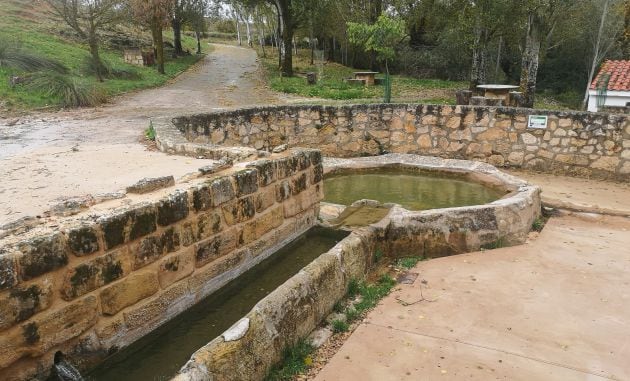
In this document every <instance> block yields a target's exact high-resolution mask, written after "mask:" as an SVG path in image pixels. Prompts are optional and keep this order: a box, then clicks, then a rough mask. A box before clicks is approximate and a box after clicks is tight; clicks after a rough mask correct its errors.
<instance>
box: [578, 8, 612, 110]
mask: <svg viewBox="0 0 630 381" xmlns="http://www.w3.org/2000/svg"><path fill="white" fill-rule="evenodd" d="M609 2H610V0H606V1H605V2H604V10H603V12H602V18H601V19H600V21H599V31H598V32H597V37H596V38H597V39H596V40H595V47H594V48H595V50H594V51H593V61H591V69H590V70H589V72H588V82H587V83H586V91H585V92H584V99H583V100H582V109H584V110H585V109H586V106H587V104H588V91H589V89H590V87H591V82H593V77H594V76H595V69H596V68H597V65H599V61H600V53H601V52H600V48H599V46H600V44H601V42H602V34H603V32H604V24H605V22H606V13H607V12H608V3H609Z"/></svg>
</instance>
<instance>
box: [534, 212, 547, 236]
mask: <svg viewBox="0 0 630 381" xmlns="http://www.w3.org/2000/svg"><path fill="white" fill-rule="evenodd" d="M547 221H549V217H548V216H545V215H542V216H540V217H538V218H536V219H535V220H534V222H532V230H533V231H537V232H539V233H540V232H541V231H543V229H544V228H545V225H546V224H547Z"/></svg>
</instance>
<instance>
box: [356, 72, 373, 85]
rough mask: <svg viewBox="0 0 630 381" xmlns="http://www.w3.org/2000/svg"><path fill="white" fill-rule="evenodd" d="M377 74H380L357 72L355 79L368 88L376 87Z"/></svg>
mask: <svg viewBox="0 0 630 381" xmlns="http://www.w3.org/2000/svg"><path fill="white" fill-rule="evenodd" d="M376 74H379V73H378V72H377V71H355V72H354V79H356V80H361V81H363V82H364V83H365V85H366V86H374V82H375V81H374V79H375V76H376Z"/></svg>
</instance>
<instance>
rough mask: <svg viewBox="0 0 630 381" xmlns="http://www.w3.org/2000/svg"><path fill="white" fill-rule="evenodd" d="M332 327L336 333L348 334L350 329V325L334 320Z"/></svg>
mask: <svg viewBox="0 0 630 381" xmlns="http://www.w3.org/2000/svg"><path fill="white" fill-rule="evenodd" d="M332 326H333V332H334V333H340V332H348V330H349V329H350V325H349V324H348V323H346V322H345V321H343V320H333V322H332Z"/></svg>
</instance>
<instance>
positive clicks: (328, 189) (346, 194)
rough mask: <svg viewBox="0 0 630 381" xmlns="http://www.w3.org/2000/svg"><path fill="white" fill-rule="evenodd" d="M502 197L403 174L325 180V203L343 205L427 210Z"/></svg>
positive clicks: (448, 180)
mask: <svg viewBox="0 0 630 381" xmlns="http://www.w3.org/2000/svg"><path fill="white" fill-rule="evenodd" d="M503 195H504V194H503V193H501V192H499V191H498V190H496V189H492V188H488V187H486V186H483V185H481V184H477V183H474V182H469V181H465V180H460V179H454V178H448V177H437V176H430V175H425V174H414V173H406V172H403V171H387V172H385V171H379V172H370V173H357V174H346V175H338V176H333V177H330V178H326V179H325V180H324V201H326V202H331V203H335V204H341V205H350V204H352V203H353V202H355V201H357V200H362V199H370V200H376V201H380V202H382V203H388V202H391V203H396V204H400V205H402V206H403V207H404V208H406V209H408V210H425V209H437V208H450V207H456V206H468V205H481V204H487V203H489V202H492V201H495V200H498V199H499V198H501V197H502V196H503Z"/></svg>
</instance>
